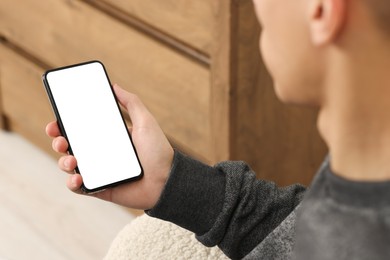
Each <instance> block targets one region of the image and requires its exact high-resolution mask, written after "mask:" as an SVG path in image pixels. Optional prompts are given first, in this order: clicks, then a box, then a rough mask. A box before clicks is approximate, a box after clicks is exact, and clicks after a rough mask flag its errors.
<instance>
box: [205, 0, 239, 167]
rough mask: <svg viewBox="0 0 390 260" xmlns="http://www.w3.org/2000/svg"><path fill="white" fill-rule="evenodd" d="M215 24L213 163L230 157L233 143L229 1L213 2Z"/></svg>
mask: <svg viewBox="0 0 390 260" xmlns="http://www.w3.org/2000/svg"><path fill="white" fill-rule="evenodd" d="M213 3H214V5H213V13H214V14H215V23H214V26H213V27H212V31H213V35H214V37H213V42H214V44H213V49H212V52H213V54H214V55H213V57H212V64H211V96H210V98H211V109H210V113H211V115H210V116H211V132H212V136H213V138H212V146H213V149H214V157H213V158H212V163H217V162H219V161H221V160H227V159H230V158H231V153H232V151H231V149H232V146H231V143H232V140H231V138H232V133H231V129H232V125H231V122H232V117H231V116H232V115H231V110H232V107H231V106H232V105H233V102H234V95H233V93H232V92H231V90H232V79H231V74H232V61H231V59H232V50H233V47H232V46H233V44H234V43H233V42H232V41H231V39H232V38H231V30H232V28H231V24H232V22H231V21H232V19H234V17H233V15H232V5H231V3H230V1H213Z"/></svg>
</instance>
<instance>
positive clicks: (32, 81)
mask: <svg viewBox="0 0 390 260" xmlns="http://www.w3.org/2000/svg"><path fill="white" fill-rule="evenodd" d="M0 57H1V60H0V75H1V77H0V84H1V88H2V89H1V92H2V96H3V108H4V113H5V114H6V115H7V118H8V120H9V122H8V123H9V127H10V130H13V131H16V132H18V133H20V134H22V135H23V136H25V137H26V138H27V139H29V140H30V141H31V142H32V143H34V144H36V145H38V146H39V147H40V148H42V149H43V150H45V151H46V152H48V153H50V154H52V155H54V156H58V155H57V154H55V153H54V152H53V151H52V149H51V140H50V139H49V138H48V137H47V136H46V134H45V126H46V124H47V123H48V122H49V121H52V120H53V113H52V111H51V107H50V105H49V101H48V99H47V97H46V93H45V91H44V88H43V86H42V82H41V75H42V73H43V70H42V69H41V68H39V67H37V66H36V65H34V64H32V63H29V62H27V61H26V60H25V59H23V58H22V57H20V56H19V55H17V54H15V53H14V52H12V51H10V50H9V49H7V48H6V47H4V46H3V45H1V44H0Z"/></svg>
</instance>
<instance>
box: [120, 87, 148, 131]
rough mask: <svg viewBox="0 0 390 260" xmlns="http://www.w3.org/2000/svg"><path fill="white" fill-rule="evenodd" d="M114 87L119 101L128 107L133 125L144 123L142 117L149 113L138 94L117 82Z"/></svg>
mask: <svg viewBox="0 0 390 260" xmlns="http://www.w3.org/2000/svg"><path fill="white" fill-rule="evenodd" d="M113 88H114V91H115V95H116V97H117V98H118V101H119V103H120V104H121V105H122V106H123V107H125V108H126V109H127V112H128V113H129V116H130V119H131V122H132V123H133V125H136V124H137V125H138V126H140V124H142V123H141V122H142V119H145V118H146V117H145V115H146V114H147V113H149V111H148V110H147V108H146V107H145V105H144V104H143V103H142V101H141V100H140V99H139V98H138V96H137V95H134V94H132V93H130V92H127V91H126V90H124V89H122V88H121V87H119V86H118V85H117V84H115V85H114V86H113Z"/></svg>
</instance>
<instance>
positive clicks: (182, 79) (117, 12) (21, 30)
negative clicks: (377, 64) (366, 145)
mask: <svg viewBox="0 0 390 260" xmlns="http://www.w3.org/2000/svg"><path fill="white" fill-rule="evenodd" d="M259 34H260V29H259V25H258V22H257V20H256V17H255V13H254V9H253V3H252V1H251V0H240V1H235V0H224V1H207V0H199V1H188V0H130V1H127V0H99V1H95V0H49V1H35V0H23V1H14V0H1V1H0V39H4V41H3V47H2V55H1V59H0V63H1V67H2V70H1V71H0V72H1V74H0V77H1V83H2V84H1V86H0V88H1V89H0V91H2V92H4V94H3V96H2V97H0V98H2V99H3V103H4V104H3V105H2V104H1V102H2V101H1V100H0V114H1V113H3V111H2V110H1V109H2V107H4V109H5V112H6V114H7V116H8V117H9V118H10V120H11V123H12V126H13V129H15V130H17V131H19V132H23V133H24V135H25V136H27V137H28V138H29V139H33V138H37V140H38V141H36V142H37V143H42V142H43V143H47V139H45V138H46V137H44V136H43V137H39V138H44V139H39V138H38V137H34V136H35V135H37V134H38V132H39V133H41V134H43V129H42V127H44V125H45V124H46V122H47V121H49V120H51V119H52V118H54V117H53V116H52V115H51V112H50V113H49V112H48V114H47V115H46V114H45V116H44V119H43V117H42V118H41V117H39V115H40V114H44V113H43V112H42V111H36V110H33V109H32V108H31V113H33V114H32V115H31V116H30V118H27V119H26V118H25V116H26V115H25V112H29V108H26V107H23V108H22V107H17V105H15V104H17V102H16V101H15V100H25V99H26V100H25V101H23V104H19V105H20V106H23V105H24V104H29V105H28V106H33V104H34V102H33V101H32V100H29V99H28V98H30V97H32V96H34V95H36V94H34V93H35V92H36V91H37V90H35V89H33V88H32V86H33V85H34V84H37V85H39V89H40V90H39V91H41V92H42V91H43V87H42V86H41V83H40V77H41V74H42V72H43V71H44V69H47V68H51V67H56V66H62V65H68V64H72V63H77V62H80V61H86V60H91V59H99V60H101V61H102V62H103V63H104V64H105V65H106V67H107V70H108V73H109V75H110V76H111V79H112V81H113V82H114V83H119V84H120V85H121V86H122V87H125V88H126V89H128V90H130V91H131V92H134V93H136V94H138V95H139V96H140V97H141V98H142V100H143V101H144V102H145V103H146V105H147V106H148V107H149V109H150V110H151V112H152V113H153V114H154V115H155V116H156V118H157V120H158V121H159V123H160V124H161V126H162V128H163V130H164V131H165V132H166V134H167V135H168V137H169V139H170V140H171V141H172V142H173V143H174V144H175V145H176V146H178V147H179V148H180V149H181V150H184V151H185V152H187V153H189V154H190V155H191V156H195V157H197V158H198V159H201V160H203V161H205V162H207V163H216V162H219V161H221V160H243V161H246V162H248V163H249V164H250V165H251V167H252V168H253V169H254V170H255V171H256V172H257V176H258V177H259V178H264V179H271V180H274V181H276V182H277V183H278V184H281V185H286V184H290V183H293V182H297V181H298V182H302V183H306V184H307V183H309V182H310V180H311V177H312V175H313V173H314V172H315V171H316V169H317V167H318V166H319V164H320V162H321V160H322V159H323V156H324V154H325V153H326V148H325V146H324V144H323V143H322V141H321V139H320V138H319V136H318V133H317V130H316V113H315V111H307V110H301V109H297V108H288V107H287V106H284V105H282V104H281V103H280V102H279V101H278V100H277V98H276V96H275V93H274V89H273V87H272V80H271V79H270V77H269V75H268V74H267V72H266V69H265V67H264V64H263V63H262V61H261V58H260V55H259V53H258V51H259V50H258V40H259ZM4 46H5V47H4ZM3 53H6V54H3ZM3 55H4V57H6V58H3ZM21 64H23V66H22V65H21ZM15 74H20V75H23V76H22V77H21V78H15V79H13V78H11V76H10V75H15ZM16 88H18V89H16ZM0 95H1V92H0ZM35 98H36V99H37V100H39V99H38V98H37V97H35ZM29 102H30V103H29ZM31 102H32V103H31ZM39 103H41V101H39ZM42 103H43V104H45V106H49V102H48V101H47V99H46V97H45V99H44V100H42ZM28 106H27V107H28ZM38 107H39V106H37V109H38ZM34 109H35V108H34ZM39 109H40V108H39ZM46 111H47V109H46ZM31 113H29V114H31ZM46 117H49V119H46ZM35 118H36V120H34V119H35ZM43 121H44V122H43ZM0 126H1V121H0ZM18 129H22V130H18ZM23 129H29V130H28V131H26V130H23ZM30 130H31V131H32V133H35V134H31V133H30ZM43 135H44V134H43ZM45 145H46V144H45Z"/></svg>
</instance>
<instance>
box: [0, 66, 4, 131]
mask: <svg viewBox="0 0 390 260" xmlns="http://www.w3.org/2000/svg"><path fill="white" fill-rule="evenodd" d="M0 73H1V71H0ZM0 78H1V74H0ZM4 127H5V125H4V111H3V96H2V94H1V81H0V129H4Z"/></svg>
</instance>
